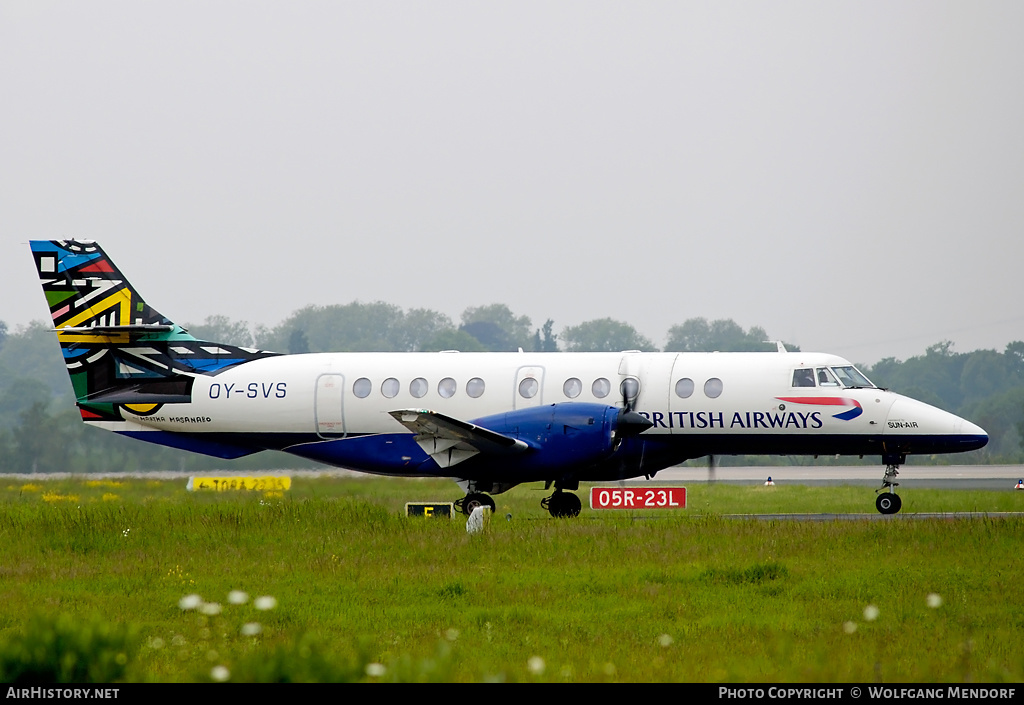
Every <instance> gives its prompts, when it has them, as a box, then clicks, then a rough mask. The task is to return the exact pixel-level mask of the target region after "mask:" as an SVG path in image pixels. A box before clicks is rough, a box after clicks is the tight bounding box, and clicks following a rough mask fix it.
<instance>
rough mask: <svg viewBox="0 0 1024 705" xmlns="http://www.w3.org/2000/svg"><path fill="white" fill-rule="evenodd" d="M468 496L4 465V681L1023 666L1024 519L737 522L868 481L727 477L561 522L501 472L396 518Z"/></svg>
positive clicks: (406, 488) (829, 676)
mask: <svg viewBox="0 0 1024 705" xmlns="http://www.w3.org/2000/svg"><path fill="white" fill-rule="evenodd" d="M580 494H581V496H584V497H585V496H586V492H585V490H581V493H580ZM459 496H460V492H459V490H458V488H457V487H456V486H455V485H454V484H453V483H451V482H448V481H438V482H435V481H424V480H396V479H385V478H382V479H377V478H368V479H334V478H312V479H305V478H296V479H295V480H294V481H293V485H292V489H291V490H290V491H288V492H285V493H277V494H275V493H251V492H236V493H189V492H186V491H185V482H184V481H183V480H181V481H148V480H125V481H108V480H100V481H87V480H66V481H51V482H38V483H32V482H20V481H19V482H18V483H14V484H7V485H4V486H0V600H2V604H3V605H4V609H3V610H2V613H0V679H3V680H8V681H10V680H14V679H16V678H17V677H19V674H22V677H28V676H25V675H24V674H25V673H30V674H31V672H30V671H26V670H25V669H27V668H29V666H26V665H25V664H27V663H30V662H31V664H34V665H32V667H33V668H38V669H40V670H38V671H36V672H34V673H35V675H34V676H33V678H34V679H35V680H38V679H40V678H41V677H44V676H40V675H39V674H40V673H42V674H47V673H48V674H51V675H48V676H45V677H55V678H59V677H68V678H71V679H73V680H79V681H81V680H89V679H93V680H115V679H118V680H124V681H171V682H177V681H206V680H210V679H228V680H233V681H238V680H241V681H254V680H256V681H277V680H314V681H315V680H327V681H340V680H370V681H375V680H380V681H392V680H399V681H409V680H413V681H428V680H440V681H483V680H500V681H527V682H529V681H556V682H561V681H699V682H705V681H759V682H760V681H788V682H793V681H799V682H806V681H833V682H835V681H847V682H850V681H852V682H902V681H916V682H940V681H978V682H996V681H1018V682H1019V681H1021V680H1024V649H1022V648H1021V644H1022V643H1024V612H1022V608H1021V605H1020V590H1021V585H1022V578H1024V559H1022V558H1021V555H1022V552H1021V545H1020V543H1021V541H1022V538H1024V520H1022V519H1020V518H980V517H979V518H967V519H956V520H950V519H936V520H931V519H919V520H908V519H907V518H905V517H902V516H901V517H897V518H896V519H895V520H885V521H869V520H867V519H865V520H852V521H825V522H797V521H749V520H737V519H728V518H723V516H722V515H724V514H731V513H741V512H757V513H774V512H837V513H839V512H857V513H861V512H863V513H868V512H870V511H871V509H872V507H873V497H874V496H873V493H872V491H871V490H870V489H866V488H863V487H821V488H818V487H804V486H797V485H793V486H777V487H772V488H766V487H761V486H750V487H746V486H736V485H725V484H717V485H701V484H695V485H693V486H691V487H690V488H689V496H688V508H687V509H685V510H677V511H675V512H663V513H660V514H659V513H657V512H655V513H641V512H603V513H599V512H593V511H590V510H588V509H584V512H583V514H582V515H581V516H580V517H579V518H578V519H576V520H554V519H551V518H549V517H548V516H547V514H546V512H544V511H543V510H542V509H541V508H540V506H539V501H540V499H541V498H542V497H543V496H545V495H544V493H543V492H541V491H533V490H531V489H529V488H518V489H516V490H513V491H512V492H510V493H508V494H505V495H501V496H500V497H498V502H499V510H498V513H497V515H496V516H495V517H494V518H493V519H492V520H491V523H490V525H489V527H488V528H487V530H486V531H485V532H483V533H481V534H477V535H468V534H467V532H466V529H465V519H464V517H460V518H457V519H455V520H453V521H447V520H438V519H408V518H405V517H404V516H402V508H403V506H404V503H405V502H406V501H416V500H443V501H452V500H454V499H456V498H457V497H459ZM903 497H904V506H903V514H912V513H915V512H953V511H1024V492H1013V491H1012V490H1008V491H1004V492H983V491H976V492H961V491H951V490H926V489H921V490H917V489H913V488H906V489H905V492H904V493H903ZM508 513H510V514H511V515H512V518H511V520H508V519H506V514H508ZM260 598H263V599H260ZM269 598H272V599H269ZM26 654H29V656H27V655H26ZM32 654H34V655H32ZM68 654H71V656H69V655H68ZM68 663H71V664H72V665H74V664H77V668H78V669H79V670H77V671H74V670H71V671H69V670H68V668H70V667H69V666H68ZM19 664H20V665H19ZM40 664H42V665H40ZM90 664H91V667H92V669H93V670H91V671H90V670H88V669H86V670H82V669H85V668H86V666H88V665H90ZM19 668H21V669H22V670H20V671H19V670H18V669H19ZM47 669H49V670H47ZM62 669H63V670H62ZM61 673H64V674H68V673H70V674H71V675H65V676H61V675H60V674H61ZM54 674H55V675H54Z"/></svg>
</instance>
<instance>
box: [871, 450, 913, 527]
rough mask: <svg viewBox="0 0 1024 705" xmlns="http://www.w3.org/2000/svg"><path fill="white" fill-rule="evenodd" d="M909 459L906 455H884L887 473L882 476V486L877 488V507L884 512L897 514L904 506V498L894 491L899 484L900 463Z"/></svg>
mask: <svg viewBox="0 0 1024 705" xmlns="http://www.w3.org/2000/svg"><path fill="white" fill-rule="evenodd" d="M906 459H907V456H905V455H883V456H882V462H884V463H886V466H885V475H884V476H883V477H882V486H881V487H879V488H878V489H877V490H875V494H877V495H878V497H876V498H875V508H876V509H878V511H879V512H881V513H882V514H895V513H896V512H898V511H899V510H900V508H901V507H902V506H903V500H902V499H900V496H899V495H898V494H896V492H895V491H893V488H894V487H897V486H899V484H900V483H898V482H896V481H895V480H896V476H897V475H899V474H900V470H899V468H900V465H902V464H903V463H904V462H905V461H906Z"/></svg>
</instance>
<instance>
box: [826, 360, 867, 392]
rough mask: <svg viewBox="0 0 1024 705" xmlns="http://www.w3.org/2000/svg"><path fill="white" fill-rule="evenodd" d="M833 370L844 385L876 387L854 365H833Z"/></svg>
mask: <svg viewBox="0 0 1024 705" xmlns="http://www.w3.org/2000/svg"><path fill="white" fill-rule="evenodd" d="M832 371H833V372H835V373H836V377H838V378H839V381H840V382H842V384H843V386H844V387H874V386H875V385H873V384H872V383H871V380H870V379H868V378H867V377H865V376H864V374H863V373H862V372H861V371H860V370H858V369H857V368H856V367H854V366H853V365H849V366H847V367H833V368H832Z"/></svg>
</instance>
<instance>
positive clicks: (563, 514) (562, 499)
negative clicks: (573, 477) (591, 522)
mask: <svg viewBox="0 0 1024 705" xmlns="http://www.w3.org/2000/svg"><path fill="white" fill-rule="evenodd" d="M582 508H583V505H582V504H581V503H580V498H579V497H577V496H576V495H574V494H572V493H571V492H556V493H555V494H553V495H551V497H550V498H549V499H548V507H547V509H548V512H549V513H550V514H551V516H553V517H555V518H556V519H563V518H564V519H571V518H572V517H577V516H579V514H580V509H582Z"/></svg>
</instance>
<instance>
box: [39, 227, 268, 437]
mask: <svg viewBox="0 0 1024 705" xmlns="http://www.w3.org/2000/svg"><path fill="white" fill-rule="evenodd" d="M30 245H31V248H32V256H33V258H34V259H35V263H36V271H38V273H39V280H40V283H41V284H42V287H43V293H44V294H45V295H46V301H47V303H48V304H49V306H50V316H51V318H52V319H53V325H54V328H55V329H56V330H57V339H58V340H59V341H60V347H61V351H62V352H63V354H64V363H65V365H66V366H67V368H68V373H69V374H70V376H71V383H72V386H73V387H74V390H75V397H76V398H77V400H78V403H79V407H80V408H81V412H82V418H83V419H85V420H88V421H99V420H109V421H114V420H121V419H123V417H122V416H121V413H120V409H121V408H122V407H125V406H127V407H128V408H129V410H130V411H131V412H132V413H133V414H140V413H153V412H154V411H155V410H156V409H158V408H159V405H161V404H166V403H181V402H188V401H190V400H191V392H192V381H193V377H194V376H195V375H215V374H217V373H218V372H221V371H223V370H225V369H227V368H229V367H232V366H234V365H238V364H241V363H243V362H248V361H250V360H256V359H259V358H263V357H272V356H274V355H277V353H271V352H264V351H261V350H253V349H250V348H240V347H237V346H234V345H226V344H223V343H210V342H205V341H201V340H196V338H195V337H193V336H192V335H190V334H189V333H188V332H187V331H186V330H185V329H184V328H181V327H180V326H178V325H175V324H174V323H173V322H172V321H171V320H170V319H168V318H167V317H165V316H164V315H163V314H161V313H160V312H159V311H157V310H156V309H154V308H153V307H152V306H150V305H149V304H147V303H146V302H145V300H144V299H143V298H142V297H141V296H140V295H139V293H138V292H137V291H136V290H135V288H134V287H133V286H132V285H131V284H130V283H129V282H128V280H127V279H126V278H125V277H124V275H122V274H121V271H120V270H119V269H118V268H117V266H116V265H115V264H114V263H113V261H111V259H110V258H109V257H107V255H106V253H105V252H104V251H103V249H102V248H101V247H100V246H99V245H98V244H96V243H95V242H92V241H88V240H36V241H32V242H31V243H30Z"/></svg>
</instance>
